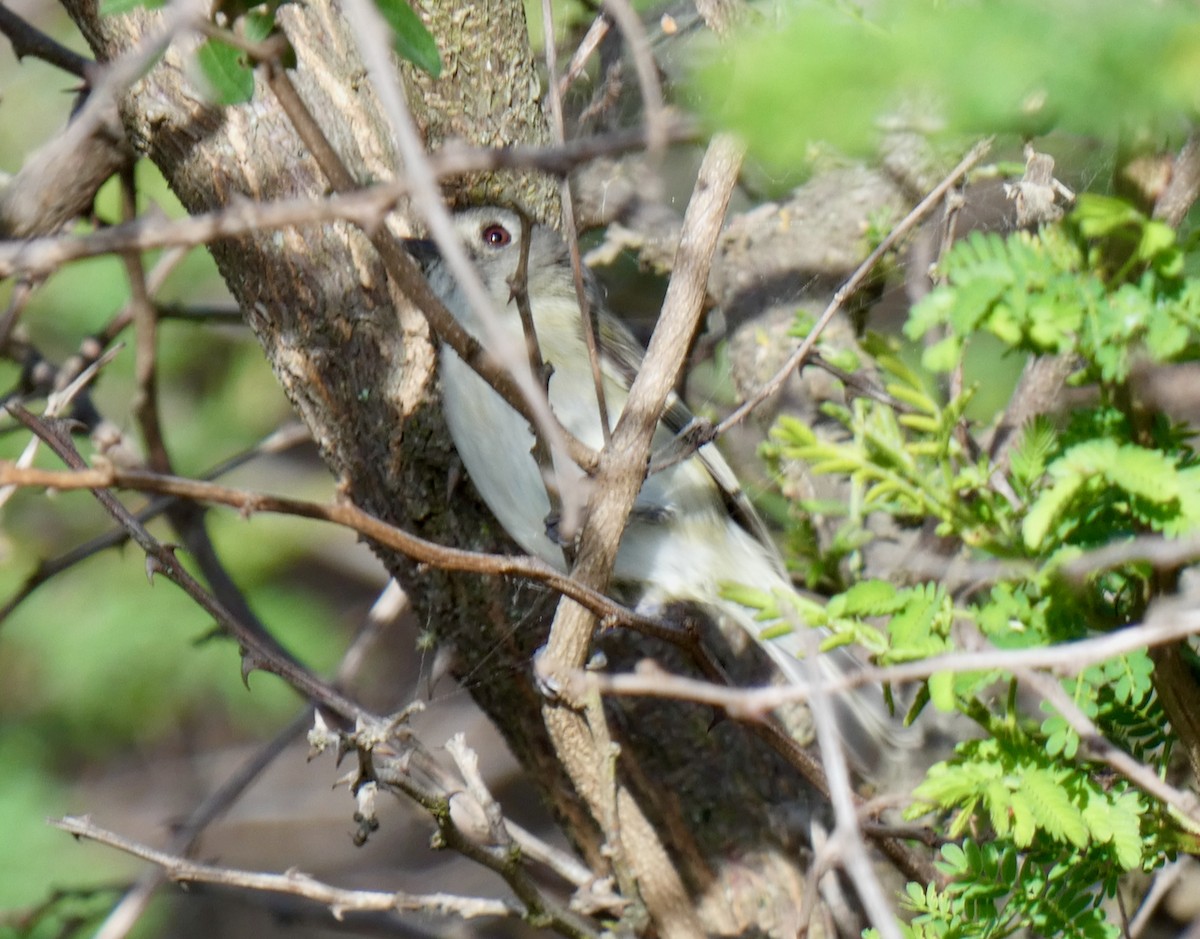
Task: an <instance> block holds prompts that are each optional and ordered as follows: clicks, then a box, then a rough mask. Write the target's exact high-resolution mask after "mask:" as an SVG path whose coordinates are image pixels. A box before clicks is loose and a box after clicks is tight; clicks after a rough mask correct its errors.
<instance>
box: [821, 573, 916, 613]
mask: <svg viewBox="0 0 1200 939" xmlns="http://www.w3.org/2000/svg"><path fill="white" fill-rule="evenodd" d="M834 600H835V601H836V600H840V601H841V604H840V609H839V610H838V611H835V610H834V608H833V602H834V601H830V604H829V613H830V615H831V616H882V615H883V614H885V613H893V612H895V611H896V610H898V609H899V608H900V606H901V605H902V603H903V600H902V599H901V598H900V597H899V596H898V591H897V590H896V588H895V587H894V586H893V585H892V584H890V583H888V582H887V581H886V580H863V581H860V582H859V583H857V584H855V585H854V586H853V587H851V588H850V589H849V590H847V591H846V592H845V593H843V594H841V595H840V596H838V597H835V598H834Z"/></svg>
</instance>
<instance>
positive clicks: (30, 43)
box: [0, 3, 95, 79]
mask: <svg viewBox="0 0 1200 939" xmlns="http://www.w3.org/2000/svg"><path fill="white" fill-rule="evenodd" d="M0 33H3V34H4V35H5V36H6V37H7V38H8V41H9V42H10V43H12V50H13V54H14V55H15V56H16V57H17V59H18V61H19V60H21V59H23V58H25V56H27V55H29V56H33V57H34V58H35V59H41V60H42V61H43V62H48V63H49V64H50V65H53V66H54V67H55V68H59V69H62V70H63V71H64V72H66V73H67V74H69V75H74V76H75V77H76V78H82V79H86V78H87V77H88V71H89V70H90V69H91V68H92V66H93V65H94V64H95V63H93V62H92V60H91V59H89V58H87V57H85V56H82V55H80V54H79V53H78V52H75V51H74V50H72V49H68V48H67V47H66V46H64V45H63V44H62V43H60V42H58V40H56V39H54V38H53V37H52V36H48V35H47V34H46V33H44V32H42V31H41V30H40V29H38V28H37V27H36V26H34V25H33V24H32V23H30V22H29V21H28V20H26V19H24V18H23V17H20V16H18V15H17V14H16V13H14V12H13V11H12V10H10V9H9V8H8V6H7V5H6V4H3V3H0Z"/></svg>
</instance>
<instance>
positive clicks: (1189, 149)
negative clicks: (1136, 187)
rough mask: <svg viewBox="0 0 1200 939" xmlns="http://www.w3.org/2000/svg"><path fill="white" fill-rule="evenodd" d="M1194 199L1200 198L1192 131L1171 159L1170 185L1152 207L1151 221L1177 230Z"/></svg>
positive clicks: (1199, 157) (1199, 141) (1196, 138)
mask: <svg viewBox="0 0 1200 939" xmlns="http://www.w3.org/2000/svg"><path fill="white" fill-rule="evenodd" d="M1197 196H1200V131H1195V130H1193V131H1192V132H1191V134H1189V135H1188V139H1187V142H1186V143H1184V145H1183V147H1182V149H1180V151H1179V155H1178V156H1177V157H1175V163H1174V165H1173V166H1172V167H1171V181H1170V182H1169V183H1167V188H1166V189H1164V190H1163V192H1162V195H1160V196H1159V197H1158V201H1157V202H1156V203H1155V205H1154V217H1155V218H1156V219H1158V220H1159V221H1162V222H1166V223H1167V224H1168V225H1170V226H1171V227H1172V228H1178V227H1179V226H1180V225H1182V224H1183V220H1184V218H1186V217H1187V214H1188V210H1189V209H1190V208H1191V207H1192V205H1193V204H1194V203H1195V201H1196V197H1197Z"/></svg>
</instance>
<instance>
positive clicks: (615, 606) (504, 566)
mask: <svg viewBox="0 0 1200 939" xmlns="http://www.w3.org/2000/svg"><path fill="white" fill-rule="evenodd" d="M0 485H23V486H45V487H48V488H52V489H64V490H65V489H92V490H101V491H102V490H105V489H110V488H118V489H136V490H139V491H143V492H157V493H162V494H166V495H171V496H175V497H177V498H183V499H192V500H195V501H197V502H207V503H212V504H216V505H227V506H230V507H232V508H236V509H238V510H239V511H241V512H242V513H243V514H246V515H250V514H252V513H254V512H270V513H278V514H287V515H297V516H300V517H302V518H311V519H318V520H321V521H327V522H334V523H335V524H338V525H343V526H345V527H347V528H350V529H352V530H354V531H356V532H358V533H359V534H361V535H364V536H366V537H367V538H370V539H371V540H373V541H376V542H378V543H379V544H381V545H385V546H386V547H389V548H392V549H393V550H395V551H400V552H402V553H403V554H405V555H406V556H408V557H410V558H412V559H413V560H415V561H419V562H420V563H422V564H430V565H432V566H435V567H439V568H442V569H444V570H455V571H470V572H473V573H479V574H491V575H494V576H498V577H526V578H528V579H530V580H534V581H538V582H540V583H543V584H545V585H546V586H547V587H549V588H550V589H552V590H556V591H558V592H559V593H561V594H563V595H564V596H567V597H570V598H571V599H573V600H575V601H576V602H577V603H580V604H582V605H583V606H585V607H586V608H587V609H589V610H591V611H592V612H593V613H594V614H595V615H597V616H599V617H602V618H603V619H604V620H605V621H606V622H609V623H612V624H614V625H615V624H617V623H620V624H623V625H629V626H633V627H635V628H638V629H644V630H647V631H648V632H650V633H651V634H653V635H659V636H663V635H668V634H669V631H665V630H664V629H663V628H662V626H661V624H659V623H657V622H656V621H654V620H651V619H648V618H647V617H643V616H639V615H638V614H636V613H634V612H632V611H630V610H628V609H626V608H625V607H623V606H621V605H620V604H619V603H616V602H615V601H613V600H611V599H609V598H608V597H606V596H605V595H604V594H603V593H601V592H599V591H596V590H593V589H590V588H588V587H585V586H584V585H583V584H581V583H579V582H578V581H577V580H575V579H573V578H571V577H568V576H566V575H564V574H561V573H559V572H558V571H557V570H555V569H554V568H552V567H550V566H549V565H548V564H545V563H544V562H542V561H540V560H538V559H536V558H528V557H520V556H509V555H493V554H481V553H478V552H475V551H464V550H461V549H458V548H447V547H444V546H442V545H437V544H434V543H433V542H430V541H425V540H423V539H421V538H417V537H416V536H414V535H410V534H408V533H407V532H405V531H403V530H402V529H399V528H395V527H393V526H391V525H388V524H386V523H385V522H381V521H380V520H379V519H377V518H375V517H374V516H372V515H368V514H367V513H366V512H364V511H363V510H362V509H359V508H358V507H357V506H354V505H352V504H350V503H329V504H324V505H322V504H319V503H315V502H307V501H305V500H302V499H290V498H286V497H283V496H272V495H268V494H266V493H256V492H246V491H243V490H238V489H230V488H227V487H225V486H218V485H215V484H213V483H205V482H200V481H198V480H191V479H183V478H180V477H176V476H163V475H160V474H158V473H152V472H146V471H142V470H126V469H121V468H118V467H115V466H108V467H101V468H95V469H89V468H86V467H84V466H82V465H80V466H79V469H77V470H72V471H68V472H54V471H50V470H38V469H24V468H21V467H18V466H15V465H13V464H11V463H5V462H0ZM123 508H124V507H123V506H122V509H123ZM130 518H131V519H133V516H130ZM133 520H134V521H136V519H133Z"/></svg>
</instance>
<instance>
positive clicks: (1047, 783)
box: [1021, 769, 1088, 848]
mask: <svg viewBox="0 0 1200 939" xmlns="http://www.w3.org/2000/svg"><path fill="white" fill-rule="evenodd" d="M1021 793H1022V795H1023V796H1024V797H1025V798H1026V799H1028V800H1029V806H1030V810H1031V812H1032V813H1033V816H1034V819H1035V820H1036V822H1037V825H1038V827H1039V828H1041V829H1042V830H1043V831H1045V832H1047V833H1048V834H1049V835H1051V836H1052V837H1054V838H1056V839H1058V840H1059V841H1064V840H1065V841H1068V842H1070V843H1071V844H1073V845H1075V847H1077V848H1083V847H1086V846H1087V843H1088V829H1087V826H1086V825H1085V824H1084V822H1083V816H1082V814H1081V813H1080V811H1079V809H1078V808H1077V807H1076V806H1075V805H1074V804H1073V803H1072V802H1071V799H1070V798H1069V797H1068V795H1067V790H1066V788H1065V787H1064V785H1063V781H1062V779H1061V778H1060V777H1059V776H1058V775H1056V774H1054V773H1051V772H1049V771H1047V770H1044V769H1032V770H1030V771H1029V772H1027V773H1025V775H1024V777H1023V778H1022V780H1021Z"/></svg>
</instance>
